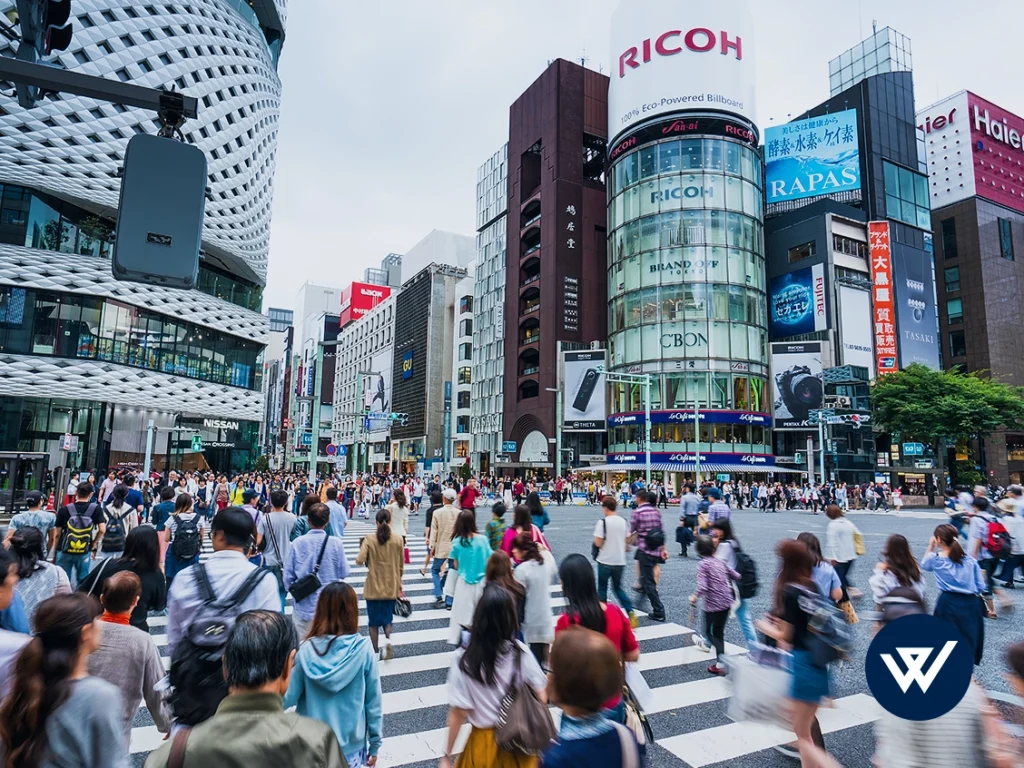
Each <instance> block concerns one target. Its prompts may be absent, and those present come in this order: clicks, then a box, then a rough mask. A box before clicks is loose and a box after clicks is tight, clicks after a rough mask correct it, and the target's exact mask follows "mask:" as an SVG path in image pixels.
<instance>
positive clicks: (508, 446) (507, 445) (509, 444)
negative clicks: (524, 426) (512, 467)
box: [501, 440, 516, 453]
mask: <svg viewBox="0 0 1024 768" xmlns="http://www.w3.org/2000/svg"><path fill="white" fill-rule="evenodd" d="M501 452H502V453H515V452H516V441H515V440H506V441H505V442H503V443H502V444H501Z"/></svg>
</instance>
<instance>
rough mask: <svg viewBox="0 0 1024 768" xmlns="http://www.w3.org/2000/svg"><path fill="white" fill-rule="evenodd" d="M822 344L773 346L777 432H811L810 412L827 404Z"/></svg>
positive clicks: (774, 410) (774, 408)
mask: <svg viewBox="0 0 1024 768" xmlns="http://www.w3.org/2000/svg"><path fill="white" fill-rule="evenodd" d="M821 371H822V366H821V344H820V343H818V342H807V343H803V344H772V374H773V381H774V384H775V390H774V398H775V400H774V407H773V412H772V415H773V416H774V419H775V429H808V428H811V424H810V421H809V418H810V412H811V411H814V410H818V409H819V408H821V407H822V405H823V403H824V402H825V385H824V384H823V383H822V378H821Z"/></svg>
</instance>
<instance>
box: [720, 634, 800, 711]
mask: <svg viewBox="0 0 1024 768" xmlns="http://www.w3.org/2000/svg"><path fill="white" fill-rule="evenodd" d="M781 653H782V652H781V651H777V652H776V653H774V654H771V653H766V654H764V655H763V656H759V654H757V653H753V652H752V653H750V654H747V655H742V654H737V655H734V656H727V657H726V659H725V662H726V667H727V668H728V670H729V683H730V685H731V687H732V694H731V696H730V697H729V707H728V709H727V714H728V716H729V718H730V719H731V720H734V721H736V722H742V721H747V722H754V723H768V724H771V725H779V726H782V727H783V728H787V729H788V728H789V727H790V723H789V720H788V718H787V712H788V707H787V698H788V696H789V691H790V687H791V683H790V672H789V670H788V669H786V668H785V666H784V661H785V659H784V658H783V657H782V656H780V655H779V654H781Z"/></svg>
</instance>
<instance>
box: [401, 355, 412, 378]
mask: <svg viewBox="0 0 1024 768" xmlns="http://www.w3.org/2000/svg"><path fill="white" fill-rule="evenodd" d="M402 378H403V379H411V378H412V350H411V349H410V350H409V351H408V352H403V353H402Z"/></svg>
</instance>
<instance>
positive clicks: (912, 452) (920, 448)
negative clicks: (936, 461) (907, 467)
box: [903, 443, 924, 456]
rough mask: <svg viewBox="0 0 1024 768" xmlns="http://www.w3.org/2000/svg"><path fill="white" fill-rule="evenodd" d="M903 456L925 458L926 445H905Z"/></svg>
mask: <svg viewBox="0 0 1024 768" xmlns="http://www.w3.org/2000/svg"><path fill="white" fill-rule="evenodd" d="M903 455H904V456H924V444H923V443H904V444H903Z"/></svg>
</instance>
